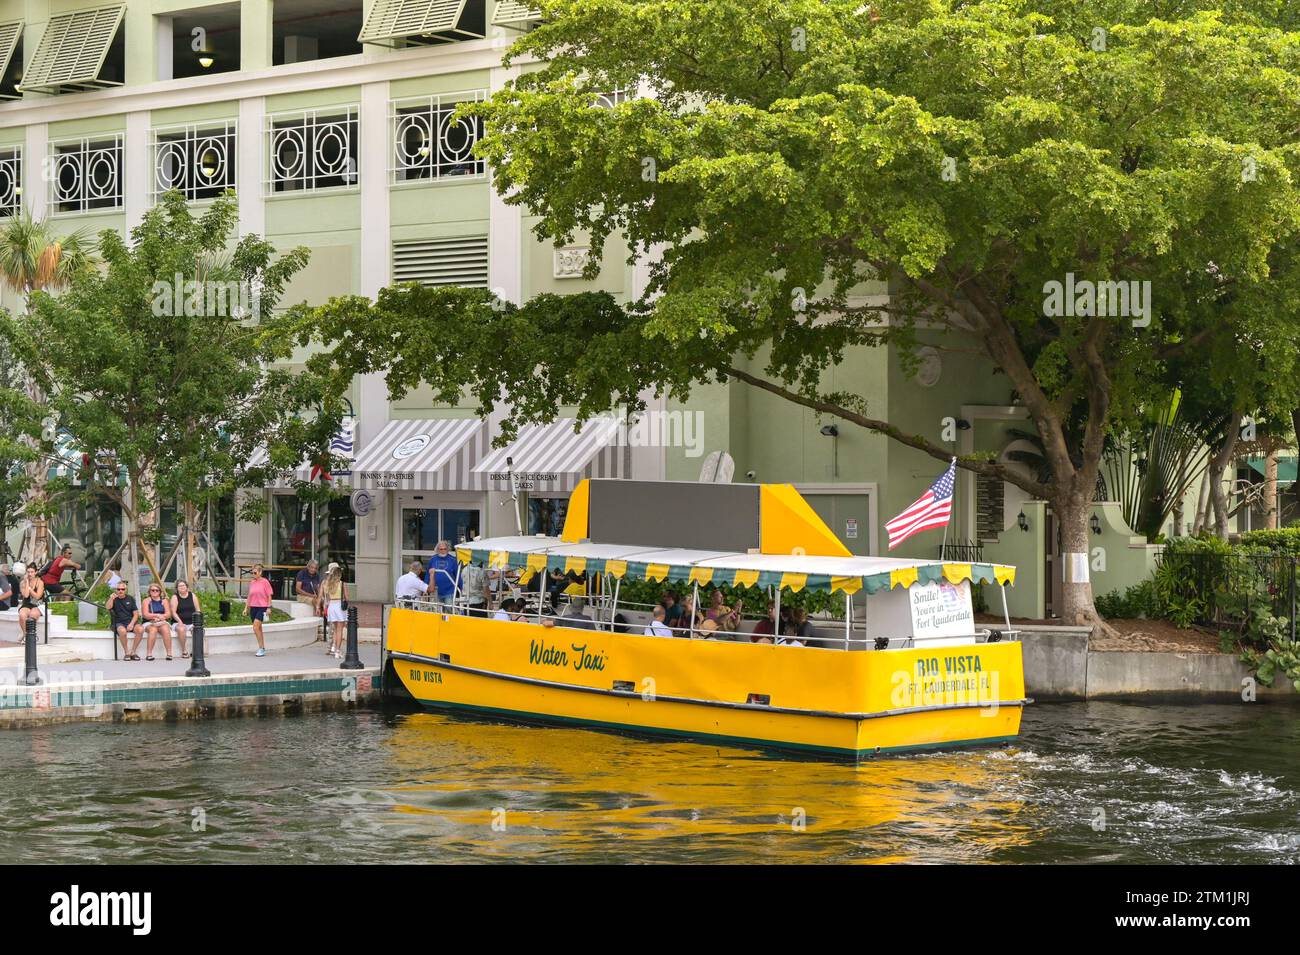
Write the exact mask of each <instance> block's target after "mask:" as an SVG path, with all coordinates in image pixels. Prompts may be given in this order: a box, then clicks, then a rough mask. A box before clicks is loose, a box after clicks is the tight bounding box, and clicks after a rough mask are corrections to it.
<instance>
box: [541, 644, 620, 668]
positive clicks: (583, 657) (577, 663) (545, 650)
mask: <svg viewBox="0 0 1300 955" xmlns="http://www.w3.org/2000/svg"><path fill="white" fill-rule="evenodd" d="M569 650H572V651H573V656H572V660H573V668H574V669H575V670H603V669H605V654H603V653H588V652H587V645H586V644H585V643H584V644H582V646H578V645H577V644H576V643H571V644H569ZM569 650H561V649H560V648H559V647H552V646H547V645H546V641H545V640H529V641H528V662H529V663H540V664H541V665H542V666H548V667H567V666H568V665H569V660H570V656H569Z"/></svg>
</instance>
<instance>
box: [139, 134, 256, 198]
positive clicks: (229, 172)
mask: <svg viewBox="0 0 1300 955" xmlns="http://www.w3.org/2000/svg"><path fill="white" fill-rule="evenodd" d="M237 126H238V123H237V121H236V120H233V119H227V120H217V121H215V122H208V123H187V124H183V125H179V126H155V127H154V128H153V129H151V130H150V131H149V154H150V156H151V157H152V165H153V175H152V176H151V177H150V178H151V188H150V196H151V198H152V200H153V201H154V202H157V201H158V200H159V199H160V198H161V197H162V194H163V193H164V192H167V191H169V190H171V189H178V190H179V191H180V192H181V193H182V194H183V195H184V196H185V198H186V199H187V200H188V201H190V202H210V201H212V200H213V199H215V198H216V197H217V196H218V195H220V194H221V193H223V192H225V191H226V190H227V189H234V188H235V167H236V165H237V164H238V163H237V158H238V140H237V138H236V136H237V131H236V128H237ZM209 150H211V151H212V152H213V153H215V154H216V157H217V161H218V165H217V167H216V171H215V172H214V174H213V175H212V176H207V175H205V174H204V172H203V169H202V167H201V166H200V165H199V163H200V161H201V160H202V159H203V158H204V155H205V154H206V153H207V152H208V151H209ZM165 159H171V160H173V161H176V162H178V163H181V164H183V165H188V166H190V168H189V169H188V170H186V171H185V172H182V173H179V174H178V175H177V176H176V177H175V179H174V180H173V182H172V184H171V185H168V184H167V181H166V179H165V178H164V174H163V162H164V160H165ZM209 190H216V194H215V195H203V196H200V195H199V193H200V192H207V191H209Z"/></svg>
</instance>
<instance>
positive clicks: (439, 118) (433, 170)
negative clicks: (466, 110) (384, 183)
mask: <svg viewBox="0 0 1300 955" xmlns="http://www.w3.org/2000/svg"><path fill="white" fill-rule="evenodd" d="M486 98H487V91H486V90H474V91H472V92H467V93H444V94H441V95H437V96H425V97H421V98H419V99H404V100H395V101H394V102H393V103H392V105H391V108H390V115H391V118H392V130H393V165H392V169H391V170H390V171H391V173H392V181H393V182H395V183H398V182H414V181H418V180H422V179H423V180H427V179H443V178H446V177H450V176H482V175H483V174H484V172H485V171H486V165H485V163H484V161H483V160H481V159H477V158H475V156H474V144H475V143H477V142H478V141H479V138H480V137H481V136H482V135H483V120H482V118H481V117H478V116H469V117H463V118H460V119H457V118H456V115H455V113H456V107H457V106H459V105H460V104H461V103H467V102H481V101H482V100H484V99H486Z"/></svg>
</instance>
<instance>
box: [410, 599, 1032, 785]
mask: <svg viewBox="0 0 1300 955" xmlns="http://www.w3.org/2000/svg"><path fill="white" fill-rule="evenodd" d="M388 650H389V654H390V658H391V660H392V663H393V667H394V671H395V673H396V675H397V677H398V678H399V679H400V680H401V681H402V683H403V685H404V686H405V687H406V689H407V690H408V691H409V692H410V694H411V695H412V697H414V698H415V699H416V700H417V701H418V702H419V703H420V704H421V705H422V706H425V707H428V708H431V709H436V710H445V711H450V712H460V713H466V714H473V715H479V716H490V717H496V718H505V719H511V720H519V721H524V722H537V723H550V724H563V725H577V726H587V727H593V728H598V729H604V730H613V731H619V732H633V733H639V734H648V735H654V736H664V737H675V738H687V739H695V740H701V741H708V742H718V743H726V744H733V745H739V746H748V747H759V748H764V749H774V750H781V751H786V752H793V753H800V754H805V755H810V756H818V757H832V758H846V759H862V758H867V757H870V756H874V755H877V754H882V753H892V752H906V751H914V750H925V749H937V748H947V747H952V746H961V745H980V744H985V745H987V744H994V743H1000V742H1005V741H1007V740H1010V739H1013V738H1015V736H1016V735H1017V734H1018V732H1019V726H1020V715H1021V710H1022V707H1023V705H1024V703H1025V702H1026V701H1025V700H1024V699H1023V697H1024V680H1023V675H1022V670H1021V655H1020V645H1019V644H1018V643H996V644H972V645H967V646H959V647H943V648H935V649H932V650H927V649H920V650H883V651H853V652H845V651H843V650H835V649H815V648H806V647H777V646H770V645H759V644H744V643H730V642H715V641H702V640H692V641H687V640H678V639H671V638H662V637H644V636H639V635H630V634H613V633H605V632H597V631H586V630H571V629H567V628H559V627H556V628H546V627H542V626H540V625H538V624H532V623H507V622H502V621H493V620H481V619H474V618H467V617H461V616H444V615H441V614H432V613H424V612H417V611H410V610H394V611H393V612H392V616H391V617H390V622H389V640H388Z"/></svg>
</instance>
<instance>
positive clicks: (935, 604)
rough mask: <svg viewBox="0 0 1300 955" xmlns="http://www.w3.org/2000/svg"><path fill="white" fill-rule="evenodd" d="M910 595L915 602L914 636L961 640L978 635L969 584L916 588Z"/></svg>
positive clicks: (913, 604) (914, 587)
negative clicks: (974, 634)
mask: <svg viewBox="0 0 1300 955" xmlns="http://www.w3.org/2000/svg"><path fill="white" fill-rule="evenodd" d="M908 594H909V596H910V597H911V599H912V635H913V636H915V637H958V636H969V635H970V634H972V633H974V632H975V614H974V612H973V611H972V609H971V600H970V581H968V580H963V581H962V582H961V583H960V584H950V583H948V581H946V580H940V581H937V582H935V583H932V584H915V585H913V586H912V587H910V588H909V589H908Z"/></svg>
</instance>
